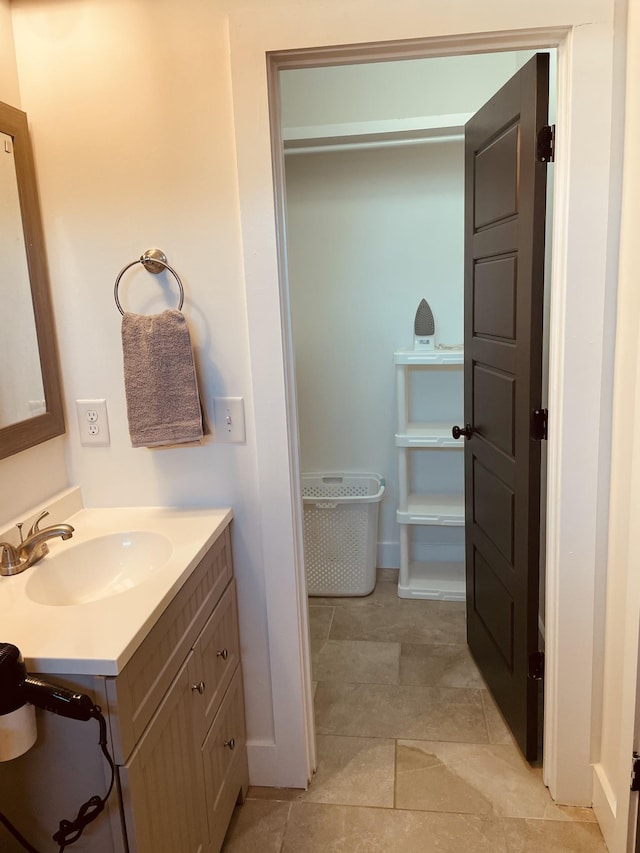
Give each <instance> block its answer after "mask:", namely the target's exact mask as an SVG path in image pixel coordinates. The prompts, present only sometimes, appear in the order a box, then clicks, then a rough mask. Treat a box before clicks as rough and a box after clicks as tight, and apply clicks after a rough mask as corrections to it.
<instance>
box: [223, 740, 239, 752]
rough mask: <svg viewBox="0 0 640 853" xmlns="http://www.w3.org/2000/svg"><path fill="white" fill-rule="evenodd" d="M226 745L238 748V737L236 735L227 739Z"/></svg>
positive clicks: (232, 748) (230, 747)
mask: <svg viewBox="0 0 640 853" xmlns="http://www.w3.org/2000/svg"><path fill="white" fill-rule="evenodd" d="M224 745H225V746H228V747H229V749H230V750H234V749H235V748H236V739H235V738H234V737H232V738H229V740H225V742H224Z"/></svg>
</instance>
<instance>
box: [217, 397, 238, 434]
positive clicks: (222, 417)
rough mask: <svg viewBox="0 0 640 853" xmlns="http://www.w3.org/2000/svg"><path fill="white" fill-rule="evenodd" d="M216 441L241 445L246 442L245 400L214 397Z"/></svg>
mask: <svg viewBox="0 0 640 853" xmlns="http://www.w3.org/2000/svg"><path fill="white" fill-rule="evenodd" d="M213 404H214V407H215V424H216V441H223V442H227V443H231V442H233V443H240V444H242V442H243V441H244V440H245V428H244V399H243V398H242V397H214V398H213Z"/></svg>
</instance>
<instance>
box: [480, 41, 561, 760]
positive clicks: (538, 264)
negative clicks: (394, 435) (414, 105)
mask: <svg viewBox="0 0 640 853" xmlns="http://www.w3.org/2000/svg"><path fill="white" fill-rule="evenodd" d="M548 90H549V57H548V55H547V54H538V55H536V56H535V57H534V58H533V59H532V60H531V61H530V62H529V63H527V65H525V66H524V67H523V68H522V69H521V70H520V71H519V72H518V73H517V74H516V75H515V76H514V77H513V78H512V79H511V80H510V81H509V82H508V83H507V84H506V85H505V86H504V87H503V88H502V89H501V90H500V91H499V92H498V93H497V94H496V95H495V96H494V97H493V98H492V99H491V100H490V101H489V102H488V103H487V104H486V105H485V106H484V107H482V109H481V110H479V111H478V112H477V113H476V115H475V116H474V117H473V118H472V119H471V120H470V121H469V122H468V124H467V126H466V130H465V365H464V370H465V390H464V394H465V421H466V422H467V424H468V426H467V435H466V436H465V438H466V441H465V504H466V506H465V512H466V527H465V531H466V532H465V537H466V575H467V639H468V643H469V647H470V649H471V651H472V653H473V656H474V658H475V660H476V662H477V664H478V666H479V668H480V670H481V672H482V675H483V677H484V679H485V680H486V682H487V685H488V686H489V688H490V690H491V692H492V693H493V695H494V697H495V699H496V701H497V703H498V705H499V707H500V709H501V711H502V713H503V715H504V717H505V719H506V720H507V722H508V724H509V726H510V727H511V730H512V732H513V734H514V736H515V738H516V740H517V742H518V744H519V745H520V748H521V749H522V751H523V753H524V755H525V756H526V757H527V758H528V759H530V760H531V759H534V758H535V757H536V752H537V732H538V687H539V682H538V681H536V680H535V679H534V678H532V677H531V676H530V673H529V667H530V661H531V656H532V655H533V654H534V653H535V652H536V651H537V649H538V575H539V550H540V450H541V446H540V442H539V441H537V440H534V439H533V438H532V435H531V415H532V412H533V410H534V409H538V408H539V407H540V406H541V381H542V322H543V291H544V280H543V279H544V231H545V227H544V223H545V193H546V166H545V164H544V163H542V162H539V161H538V159H537V151H536V146H537V139H538V134H539V132H540V130H541V128H543V127H544V126H545V125H546V124H547V120H548V119H547V108H548Z"/></svg>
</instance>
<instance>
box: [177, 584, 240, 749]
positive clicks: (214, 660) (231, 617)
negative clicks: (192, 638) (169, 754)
mask: <svg viewBox="0 0 640 853" xmlns="http://www.w3.org/2000/svg"><path fill="white" fill-rule="evenodd" d="M193 652H194V653H193V656H192V658H191V664H190V670H189V672H190V675H191V677H192V689H193V690H194V693H195V699H196V701H195V702H194V732H195V733H196V737H197V742H198V744H201V743H202V741H203V740H204V737H205V735H206V733H207V732H208V731H209V729H210V727H211V724H212V723H213V720H214V717H215V715H216V713H217V711H218V708H219V707H220V703H221V701H222V697H223V696H224V694H225V692H226V690H227V687H228V686H229V683H230V681H231V679H232V677H233V673H234V671H235V669H236V667H237V666H238V664H239V662H240V641H239V638H238V616H237V605H236V585H235V582H234V581H232V582H231V583H230V584H229V586H228V587H227V589H226V590H225V592H224V594H223V596H222V598H221V599H220V601H219V602H218V604H217V606H216V609H215V610H214V611H213V613H212V614H211V616H210V618H209V621H208V622H207V624H206V625H205V627H204V629H203V631H202V634H200V636H199V637H198V640H197V642H196V644H195V646H194V647H193Z"/></svg>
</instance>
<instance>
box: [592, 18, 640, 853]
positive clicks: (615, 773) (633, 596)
mask: <svg viewBox="0 0 640 853" xmlns="http://www.w3.org/2000/svg"><path fill="white" fill-rule="evenodd" d="M627 62H628V65H627V97H626V129H625V155H624V190H623V204H622V225H621V241H620V273H619V288H618V333H617V340H616V368H615V384H614V421H613V449H612V475H611V511H610V531H609V532H610V538H609V554H608V568H607V582H606V596H607V607H606V644H605V655H604V675H603V694H602V695H603V708H602V729H601V747H600V753H599V756H598V757H599V760H598V762H597V763H596V787H595V807H596V814H597V815H598V819H599V820H600V822H601V825H602V827H603V830H604V832H605V838H606V840H607V843H608V844H609V849H610V850H611V851H612V853H623V851H626V850H627V849H629V848H628V847H627V828H628V826H633V824H634V822H635V808H636V807H637V799H638V798H637V795H631V794H630V793H629V774H630V770H629V768H630V762H631V753H632V751H633V750H634V749H636V750H637V749H639V748H640V719H638V717H637V716H636V702H637V699H638V689H639V681H638V663H639V658H638V641H639V634H638V631H639V627H640V574H639V572H638V552H639V548H640V539H639V536H638V523H637V516H638V512H639V511H640V456H639V452H640V442H639V435H640V433H639V427H638V424H639V423H640V385H639V382H640V346H639V336H640V291H639V288H638V271H637V250H636V247H637V230H638V221H639V218H640V161H639V160H638V153H637V152H638V147H639V146H640V105H639V102H638V91H639V90H640V8H639V7H638V4H637V3H631V4H630V6H629V21H628V56H627ZM630 800H631V804H632V805H633V809H631V810H630ZM631 838H633V831H632V833H631Z"/></svg>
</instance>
